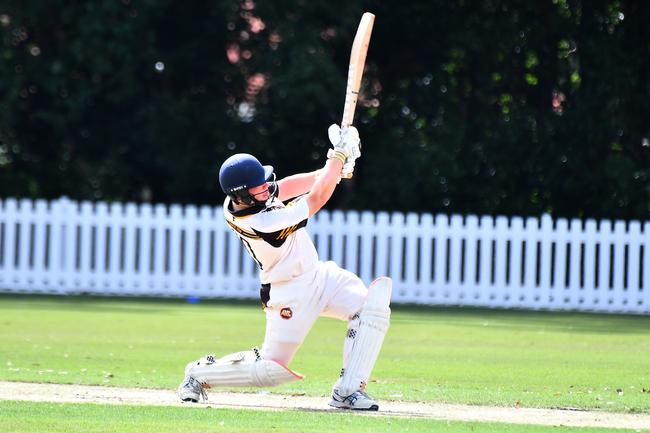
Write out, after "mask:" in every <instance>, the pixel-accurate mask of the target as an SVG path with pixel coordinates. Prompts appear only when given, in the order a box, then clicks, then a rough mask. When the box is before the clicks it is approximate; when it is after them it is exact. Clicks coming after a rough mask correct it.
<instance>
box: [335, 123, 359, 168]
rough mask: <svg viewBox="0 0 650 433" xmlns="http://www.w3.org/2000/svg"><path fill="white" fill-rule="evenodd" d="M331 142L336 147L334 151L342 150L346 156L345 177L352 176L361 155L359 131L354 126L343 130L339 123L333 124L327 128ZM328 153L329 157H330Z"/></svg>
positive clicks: (344, 161) (344, 162)
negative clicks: (356, 161)
mask: <svg viewBox="0 0 650 433" xmlns="http://www.w3.org/2000/svg"><path fill="white" fill-rule="evenodd" d="M327 135H328V136H329V139H330V142H331V143H332V146H333V147H334V149H333V153H336V152H340V153H341V154H343V155H344V156H345V159H344V160H343V159H342V162H343V164H344V167H343V170H342V171H341V173H342V174H343V177H348V178H349V177H352V172H353V171H354V162H355V160H356V159H357V158H358V157H360V156H361V140H360V139H359V131H358V130H357V128H355V127H354V126H349V127H347V128H345V129H344V130H341V128H340V127H339V125H337V124H333V125H330V127H329V128H328V130H327ZM329 155H330V154H329V153H328V157H329Z"/></svg>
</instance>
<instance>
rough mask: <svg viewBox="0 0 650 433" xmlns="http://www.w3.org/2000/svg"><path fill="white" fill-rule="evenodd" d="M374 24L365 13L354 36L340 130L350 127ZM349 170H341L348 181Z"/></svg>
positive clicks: (372, 17) (350, 172)
mask: <svg viewBox="0 0 650 433" xmlns="http://www.w3.org/2000/svg"><path fill="white" fill-rule="evenodd" d="M374 22H375V16H374V15H373V14H371V13H370V12H366V13H364V14H363V16H362V17H361V22H360V23H359V28H358V29H357V34H356V35H355V36H354V43H353V44H352V52H351V53H350V66H349V68H348V85H347V87H346V89H345V104H344V105H343V120H341V129H342V130H343V131H345V129H346V128H347V127H348V126H350V125H352V121H353V120H354V110H355V109H356V107H357V98H358V96H359V88H360V87H361V78H362V77H363V69H364V66H365V64H366V54H367V53H368V44H370V35H371V34H372V25H373V24H374ZM350 165H351V167H352V168H351V169H350V170H346V169H345V168H344V169H343V172H342V173H341V176H342V177H343V178H345V179H350V178H351V177H352V173H353V171H354V164H350Z"/></svg>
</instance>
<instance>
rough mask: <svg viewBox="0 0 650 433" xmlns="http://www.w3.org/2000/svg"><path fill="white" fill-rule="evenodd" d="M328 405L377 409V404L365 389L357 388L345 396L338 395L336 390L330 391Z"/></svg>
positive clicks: (339, 407)
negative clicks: (357, 389) (330, 395)
mask: <svg viewBox="0 0 650 433" xmlns="http://www.w3.org/2000/svg"><path fill="white" fill-rule="evenodd" d="M329 405H330V406H332V407H335V408H337V409H352V410H372V411H376V410H379V405H378V404H377V402H376V401H375V400H373V399H372V397H370V396H369V395H368V394H366V393H365V391H362V390H359V391H355V392H353V393H352V394H350V395H348V396H347V397H346V396H342V395H339V393H338V390H336V389H335V390H334V391H333V392H332V400H330V402H329Z"/></svg>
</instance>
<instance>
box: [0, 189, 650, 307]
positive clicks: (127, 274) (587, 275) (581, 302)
mask: <svg viewBox="0 0 650 433" xmlns="http://www.w3.org/2000/svg"><path fill="white" fill-rule="evenodd" d="M307 229H308V231H309V232H310V234H311V235H312V237H313V239H314V242H315V244H316V248H317V250H318V252H319V254H320V257H321V259H322V260H334V261H336V262H337V263H338V264H339V265H341V266H343V267H345V268H347V269H349V270H351V271H353V272H355V273H357V274H358V275H359V276H360V277H361V278H362V279H363V280H364V281H365V282H366V283H369V282H370V281H371V280H372V279H373V278H375V277H376V276H380V275H388V276H391V277H392V278H393V280H394V289H393V302H395V303H417V304H428V305H471V306H487V307H503V308H526V309H551V310H580V311H600V312H626V313H649V312H650V222H645V223H640V222H637V221H632V222H624V221H613V222H612V221H607V220H602V221H595V220H586V221H582V220H578V219H573V220H566V219H557V220H553V219H552V218H551V217H550V216H548V215H545V216H543V217H542V218H519V217H512V218H507V217H496V218H493V217H489V216H483V217H477V216H473V215H470V216H465V217H463V216H460V215H452V216H447V215H429V214H414V213H409V214H402V213H397V212H395V213H385V212H379V213H372V212H354V211H349V212H341V211H333V212H327V211H321V212H319V213H318V214H317V215H316V217H315V218H312V220H311V221H310V223H309V224H308V226H307ZM240 244H241V243H240V242H239V240H238V239H237V237H236V236H235V235H234V234H233V233H232V232H231V231H230V230H229V229H228V227H227V226H226V224H225V222H224V220H223V218H222V216H221V208H220V207H208V206H203V207H195V206H185V207H181V206H179V205H172V206H169V207H166V206H163V205H157V206H150V205H146V204H144V205H135V204H132V203H129V204H121V203H111V204H107V203H101V202H100V203H90V202H81V203H78V202H73V201H70V200H67V199H60V200H56V201H52V202H46V201H43V200H37V201H30V200H21V201H17V200H13V199H7V200H3V201H2V200H0V291H2V292H20V293H60V294H67V293H93V294H107V295H129V296H131V295H135V296H174V297H182V296H198V297H210V298H212V297H215V298H216V297H227V298H254V297H257V296H258V279H257V269H256V266H255V264H254V262H253V260H251V259H249V257H248V255H247V253H246V252H245V250H244V249H243V248H242V247H241V245H240Z"/></svg>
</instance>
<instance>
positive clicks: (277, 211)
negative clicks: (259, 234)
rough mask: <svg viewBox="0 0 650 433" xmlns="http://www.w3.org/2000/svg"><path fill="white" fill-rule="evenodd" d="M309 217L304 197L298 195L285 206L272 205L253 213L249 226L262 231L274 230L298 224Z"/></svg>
mask: <svg viewBox="0 0 650 433" xmlns="http://www.w3.org/2000/svg"><path fill="white" fill-rule="evenodd" d="M308 218H309V205H308V204H307V200H305V198H304V197H299V198H297V199H296V200H294V201H292V202H290V203H289V204H287V205H286V206H285V207H279V206H278V207H273V206H271V207H270V208H269V209H267V210H264V211H262V212H260V213H259V214H256V215H255V221H254V222H253V221H251V227H252V228H254V229H256V230H259V231H263V232H275V231H278V230H282V229H285V228H287V227H291V226H294V225H296V224H300V223H301V222H303V221H305V220H306V219H308Z"/></svg>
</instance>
